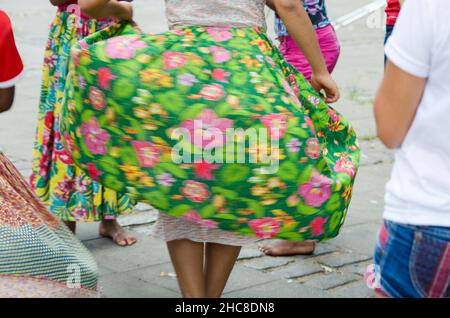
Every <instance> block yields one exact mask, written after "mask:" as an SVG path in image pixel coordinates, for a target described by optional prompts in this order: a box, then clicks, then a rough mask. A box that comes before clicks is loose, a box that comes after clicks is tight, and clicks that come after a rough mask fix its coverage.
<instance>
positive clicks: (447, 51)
mask: <svg viewBox="0 0 450 318" xmlns="http://www.w3.org/2000/svg"><path fill="white" fill-rule="evenodd" d="M385 51H386V55H387V57H388V58H389V60H390V61H391V62H392V63H393V64H395V65H396V66H397V67H399V68H400V69H402V70H404V71H405V72H407V73H409V74H411V75H414V76H417V77H422V78H427V84H426V88H425V92H424V95H423V98H422V100H421V102H420V105H419V108H418V110H417V114H416V117H415V119H414V121H413V123H412V126H411V128H410V130H409V132H408V134H407V136H406V138H405V140H404V142H403V144H402V146H401V147H400V148H399V149H397V150H396V152H395V164H394V167H393V170H392V176H391V179H390V181H389V182H388V184H387V186H386V196H385V202H386V205H385V212H384V217H385V219H388V220H391V221H394V222H399V223H406V224H413V225H428V226H445V227H450V0H406V1H405V4H404V6H403V7H402V10H401V12H400V16H399V19H398V20H397V24H396V26H395V29H394V32H393V34H392V36H391V38H390V39H389V41H388V43H387V45H386V49H385Z"/></svg>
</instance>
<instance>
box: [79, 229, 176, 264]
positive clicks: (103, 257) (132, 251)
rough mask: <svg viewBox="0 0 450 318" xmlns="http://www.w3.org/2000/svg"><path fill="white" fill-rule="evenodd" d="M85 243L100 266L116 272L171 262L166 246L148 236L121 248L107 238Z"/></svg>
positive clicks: (139, 236) (139, 237)
mask: <svg viewBox="0 0 450 318" xmlns="http://www.w3.org/2000/svg"><path fill="white" fill-rule="evenodd" d="M83 243H84V244H85V245H86V247H87V248H88V249H89V250H90V251H91V252H92V254H93V255H94V257H95V260H96V261H97V263H98V264H99V265H101V266H104V267H106V268H108V269H110V270H112V271H114V272H126V271H130V270H136V269H138V268H143V267H146V266H151V265H157V264H162V263H166V262H169V261H170V257H169V255H168V252H167V248H166V246H165V244H162V243H161V241H160V240H157V239H154V238H151V237H148V236H142V235H138V241H137V242H136V243H135V244H133V245H132V246H126V247H119V246H117V245H116V244H114V243H113V242H112V241H111V240H109V239H106V238H101V239H96V240H89V241H84V242H83Z"/></svg>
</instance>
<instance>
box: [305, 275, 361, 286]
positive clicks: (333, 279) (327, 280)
mask: <svg viewBox="0 0 450 318" xmlns="http://www.w3.org/2000/svg"><path fill="white" fill-rule="evenodd" d="M358 279H361V277H360V276H358V275H355V274H351V273H336V272H334V273H329V274H325V275H320V276H317V277H314V278H311V279H309V280H307V281H305V282H304V284H305V285H307V286H312V287H316V288H320V289H323V290H328V289H331V288H335V287H338V286H342V285H344V284H347V283H349V282H353V281H355V280H358Z"/></svg>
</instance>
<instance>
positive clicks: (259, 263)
mask: <svg viewBox="0 0 450 318" xmlns="http://www.w3.org/2000/svg"><path fill="white" fill-rule="evenodd" d="M290 261H291V259H290V258H287V257H271V256H266V257H263V258H258V259H254V260H251V261H249V262H248V263H245V266H247V267H250V268H254V269H259V270H265V269H269V268H274V267H278V266H283V265H286V264H288V263H289V262H290Z"/></svg>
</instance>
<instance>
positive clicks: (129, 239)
mask: <svg viewBox="0 0 450 318" xmlns="http://www.w3.org/2000/svg"><path fill="white" fill-rule="evenodd" d="M99 233H100V235H101V236H105V237H109V238H111V239H112V240H113V242H114V243H116V244H117V245H119V246H130V245H133V244H134V243H136V241H137V239H136V236H134V235H132V234H130V233H128V232H127V231H125V230H124V228H123V227H122V226H120V224H119V223H118V222H117V221H116V220H103V221H101V222H100V228H99Z"/></svg>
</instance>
